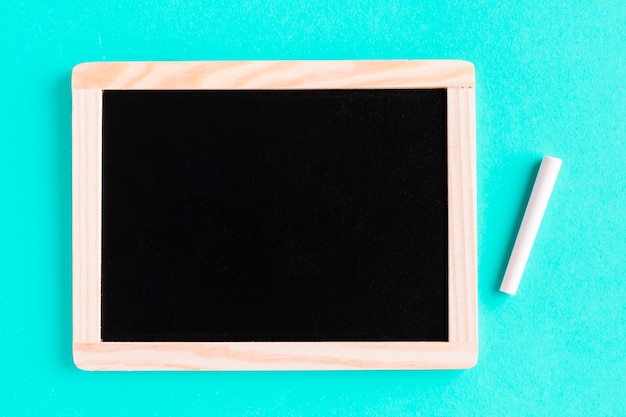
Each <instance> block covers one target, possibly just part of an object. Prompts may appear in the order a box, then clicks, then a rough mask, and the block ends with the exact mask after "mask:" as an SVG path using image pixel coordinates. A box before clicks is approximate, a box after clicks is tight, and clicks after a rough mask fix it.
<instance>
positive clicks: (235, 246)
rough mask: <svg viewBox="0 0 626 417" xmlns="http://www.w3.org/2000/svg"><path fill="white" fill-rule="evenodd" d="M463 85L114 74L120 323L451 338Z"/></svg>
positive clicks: (113, 264) (113, 247)
mask: <svg viewBox="0 0 626 417" xmlns="http://www.w3.org/2000/svg"><path fill="white" fill-rule="evenodd" d="M446 139H447V136H446V94H445V90H443V89H430V90H377V91H373V90H315V91H311V90H298V91H277V90H271V91H262V92H260V91H245V90H238V91H165V92H163V91H154V90H153V91H138V90H132V91H111V90H109V91H105V92H104V97H103V190H102V196H103V199H102V231H103V233H102V243H103V245H102V339H103V340H104V341H194V342H200V341H216V342H217V341H219V342H221V341H339V340H341V341H362V340H369V341H386V340H396V341H397V340H412V341H416V340H440V341H444V340H447V338H448V314H447V313H448V311H447V309H448V303H447V301H448V298H447V284H448V283H447V277H448V276H447V265H448V248H447V243H448V227H447V226H448V224H447V220H448V217H447V211H448V210H447V190H448V188H447V175H446V168H447V165H446Z"/></svg>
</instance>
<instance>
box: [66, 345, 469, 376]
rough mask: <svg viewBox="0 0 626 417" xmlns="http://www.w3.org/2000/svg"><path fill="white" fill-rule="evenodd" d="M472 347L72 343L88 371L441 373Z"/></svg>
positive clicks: (463, 363)
mask: <svg viewBox="0 0 626 417" xmlns="http://www.w3.org/2000/svg"><path fill="white" fill-rule="evenodd" d="M475 357H476V343H446V342H310V343H290V342H285V343H283V342H245V343H244V342H240V343H195V342H194V343H176V342H148V343H144V342H141V343H120V342H103V343H75V344H74V361H75V362H76V364H77V365H78V366H79V367H81V368H83V369H89V370H110V369H116V370H140V369H141V370H223V369H230V370H349V369H354V370H357V369H445V368H468V367H471V366H473V365H474V363H475Z"/></svg>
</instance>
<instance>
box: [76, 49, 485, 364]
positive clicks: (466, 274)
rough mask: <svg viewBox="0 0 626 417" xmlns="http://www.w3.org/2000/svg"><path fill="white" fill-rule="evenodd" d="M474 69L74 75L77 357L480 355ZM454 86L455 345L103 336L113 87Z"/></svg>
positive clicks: (324, 360)
mask: <svg viewBox="0 0 626 417" xmlns="http://www.w3.org/2000/svg"><path fill="white" fill-rule="evenodd" d="M473 87H474V69H473V66H472V64H470V63H467V62H463V61H293V62H286V61H270V62H268V61H258V62H246V61H241V62H161V63H155V62H148V63H146V62H134V63H87V64H80V65H78V66H76V67H75V68H74V71H73V75H72V89H73V111H72V113H73V116H72V117H73V145H72V153H73V156H72V158H73V160H72V170H73V174H72V177H73V179H72V187H73V205H72V211H73V221H72V225H73V232H72V233H73V236H72V239H73V321H74V324H73V342H74V343H73V353H74V361H75V363H76V365H77V366H78V367H79V368H81V369H90V370H114V369H120V370H121V369H125V370H132V369H168V370H174V369H258V370H260V369H445V368H467V367H471V366H473V365H474V364H475V363H476V359H477V311H476V308H477V305H476V298H477V260H476V168H475V98H474V88H473ZM328 88H344V89H345V88H447V89H448V182H449V186H448V189H449V191H448V194H449V206H450V214H449V232H450V233H449V234H450V236H449V237H450V238H449V253H450V255H449V317H450V323H449V342H389V343H387V342H385V343H383V342H350V343H345V342H318V343H278V342H274V343H161V342H156V343H118V342H106V343H105V342H102V340H101V337H100V314H101V313H100V308H101V293H100V273H101V205H102V201H101V191H102V140H103V138H102V90H104V89H328Z"/></svg>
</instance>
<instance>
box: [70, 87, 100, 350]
mask: <svg viewBox="0 0 626 417" xmlns="http://www.w3.org/2000/svg"><path fill="white" fill-rule="evenodd" d="M72 100H73V105H72V123H73V126H72V135H73V138H72V194H73V199H72V247H73V249H72V255H73V257H72V273H73V280H72V291H73V295H72V306H73V320H74V326H73V338H74V341H75V342H99V341H100V272H101V270H100V259H101V254H102V244H101V242H102V239H101V229H100V225H101V212H102V209H101V207H102V198H101V197H102V91H100V90H74V91H73V92H72Z"/></svg>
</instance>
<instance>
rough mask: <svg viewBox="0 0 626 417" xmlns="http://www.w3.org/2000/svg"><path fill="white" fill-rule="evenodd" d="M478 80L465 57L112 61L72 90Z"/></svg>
mask: <svg viewBox="0 0 626 417" xmlns="http://www.w3.org/2000/svg"><path fill="white" fill-rule="evenodd" d="M417 85H419V87H421V88H438V87H455V86H466V87H473V85H474V67H473V65H472V64H470V63H469V62H465V61H217V62H215V61H214V62H202V61H198V62H107V63H85V64H79V65H77V66H76V67H75V68H74V71H73V74H72V88H73V89H94V88H95V89H101V90H106V89H108V90H125V89H135V90H141V89H154V90H177V89H216V90H224V89H256V88H260V89H267V88H273V89H298V88H311V89H317V88H319V89H329V88H414V87H416V86H417Z"/></svg>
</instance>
